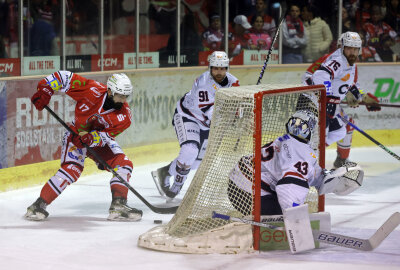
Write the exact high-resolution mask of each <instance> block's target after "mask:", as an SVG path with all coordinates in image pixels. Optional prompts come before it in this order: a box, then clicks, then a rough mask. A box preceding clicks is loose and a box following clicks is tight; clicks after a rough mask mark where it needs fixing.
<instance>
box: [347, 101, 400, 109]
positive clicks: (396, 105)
mask: <svg viewBox="0 0 400 270" xmlns="http://www.w3.org/2000/svg"><path fill="white" fill-rule="evenodd" d="M341 104H345V105H347V102H346V101H342V102H341ZM359 105H364V106H369V105H370V104H367V103H365V102H360V103H359ZM376 106H380V107H388V108H400V105H398V104H385V103H379V104H376Z"/></svg>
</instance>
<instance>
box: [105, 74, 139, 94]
mask: <svg viewBox="0 0 400 270" xmlns="http://www.w3.org/2000/svg"><path fill="white" fill-rule="evenodd" d="M107 89H110V90H111V93H112V95H113V96H114V95H115V93H117V94H120V95H124V96H130V95H131V94H132V92H133V87H132V83H131V80H130V79H129V78H128V76H126V74H125V73H115V74H113V75H111V76H110V77H109V78H108V80H107Z"/></svg>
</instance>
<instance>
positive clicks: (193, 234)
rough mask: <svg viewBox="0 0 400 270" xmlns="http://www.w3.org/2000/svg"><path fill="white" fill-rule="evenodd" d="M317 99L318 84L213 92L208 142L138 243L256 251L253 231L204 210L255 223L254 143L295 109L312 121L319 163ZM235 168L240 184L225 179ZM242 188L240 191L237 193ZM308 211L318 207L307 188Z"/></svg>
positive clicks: (257, 164)
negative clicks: (178, 197)
mask: <svg viewBox="0 0 400 270" xmlns="http://www.w3.org/2000/svg"><path fill="white" fill-rule="evenodd" d="M325 104H326V93H325V87H324V86H323V85H316V86H300V85H285V84H282V85H280V84H278V85H276V84H275V85H271V84H269V85H252V86H240V87H234V88H228V89H225V88H221V89H219V90H218V91H217V92H216V97H215V105H214V114H213V118H212V121H211V123H212V124H211V129H210V135H209V139H208V146H207V150H206V153H205V156H204V158H203V161H202V162H201V164H200V166H199V168H198V170H197V171H196V173H195V175H194V178H193V180H192V182H191V184H190V187H189V188H188V190H187V192H186V194H185V196H184V198H183V200H182V202H181V205H180V206H179V208H178V210H177V212H176V214H175V215H174V216H173V218H172V219H171V220H170V222H169V223H168V224H166V225H161V226H157V227H155V228H153V229H151V230H150V231H148V232H146V233H144V234H142V235H141V236H140V237H139V240H138V245H139V246H142V247H145V248H150V249H155V250H162V251H170V252H181V253H241V252H249V251H252V250H258V249H259V241H260V228H259V227H257V226H254V227H252V226H250V225H248V224H238V223H236V222H229V221H225V220H221V219H213V218H212V212H213V211H215V212H218V213H221V214H226V215H229V216H233V217H239V218H243V217H247V218H250V219H253V220H255V221H260V209H261V203H260V197H261V186H262V182H261V147H262V146H263V145H265V144H267V143H269V142H271V141H273V140H274V139H276V138H277V137H279V136H282V135H284V134H285V133H286V130H285V124H286V122H287V121H288V119H289V117H290V116H291V115H293V113H294V112H296V111H297V110H311V111H312V112H313V113H314V114H315V116H316V117H317V119H318V128H314V130H313V134H312V137H311V142H310V144H311V146H312V148H314V150H315V151H316V153H317V154H318V158H319V163H320V165H321V167H324V165H325V164H324V163H325V121H326V114H325V110H326V109H325ZM235 166H240V167H241V171H242V172H243V171H244V172H246V174H245V175H246V178H247V179H246V181H244V182H243V183H239V184H238V183H235V184H232V183H233V182H232V181H231V180H230V179H231V177H232V175H231V174H232V170H233V168H234V167H235ZM246 188H247V189H248V190H249V192H244V191H243V190H246ZM310 190H312V192H310V193H309V197H310V198H311V199H308V201H307V200H306V202H307V203H309V209H311V210H312V212H318V209H319V210H320V211H321V210H323V201H321V200H320V202H319V206H318V194H317V192H316V190H315V189H310Z"/></svg>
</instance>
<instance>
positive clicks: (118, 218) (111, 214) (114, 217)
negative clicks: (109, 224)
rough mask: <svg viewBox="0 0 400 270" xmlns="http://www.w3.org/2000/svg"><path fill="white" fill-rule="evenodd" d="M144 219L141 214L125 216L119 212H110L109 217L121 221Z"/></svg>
mask: <svg viewBox="0 0 400 270" xmlns="http://www.w3.org/2000/svg"><path fill="white" fill-rule="evenodd" d="M141 219H142V216H141V215H135V214H132V215H129V217H123V216H121V215H120V214H119V213H110V214H109V215H108V217H107V220H109V221H120V222H132V221H140V220H141Z"/></svg>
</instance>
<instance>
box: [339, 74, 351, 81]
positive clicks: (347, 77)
mask: <svg viewBox="0 0 400 270" xmlns="http://www.w3.org/2000/svg"><path fill="white" fill-rule="evenodd" d="M348 79H350V74H349V73H347V74H346V75H345V76H344V77H343V78H341V80H342V81H344V82H345V81H347V80H348Z"/></svg>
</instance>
